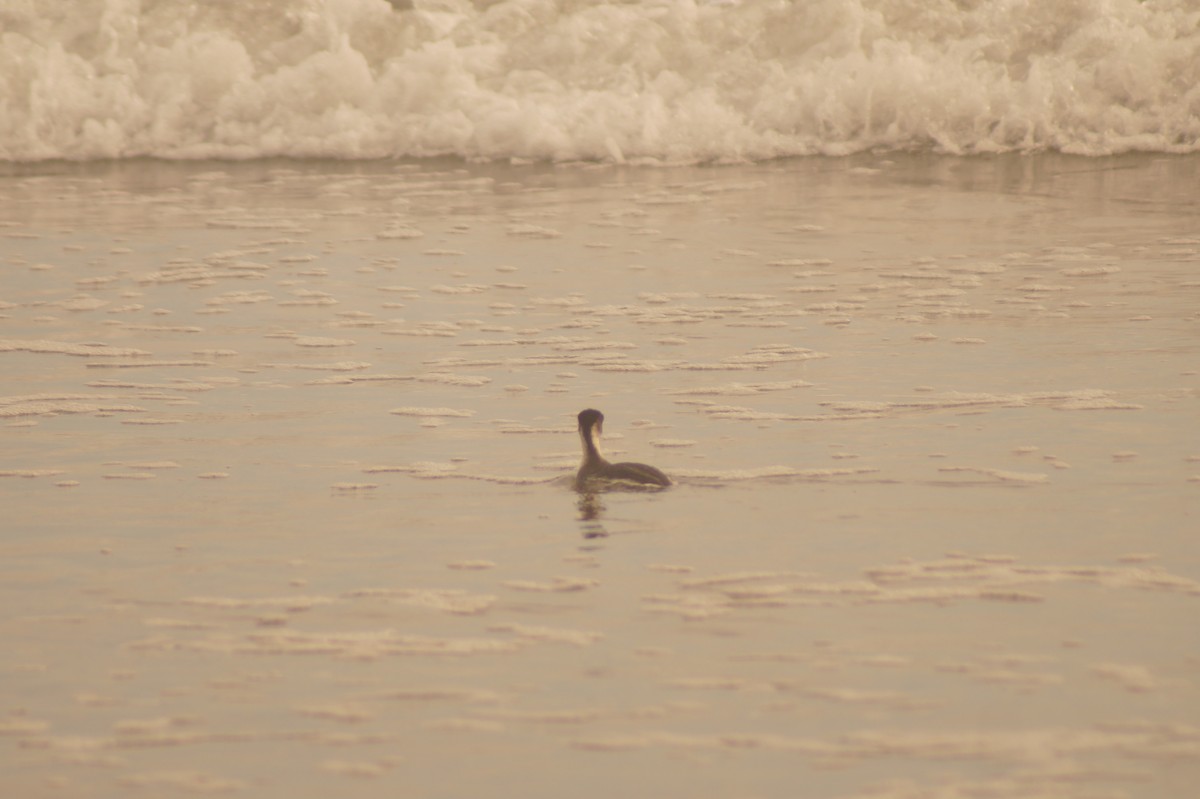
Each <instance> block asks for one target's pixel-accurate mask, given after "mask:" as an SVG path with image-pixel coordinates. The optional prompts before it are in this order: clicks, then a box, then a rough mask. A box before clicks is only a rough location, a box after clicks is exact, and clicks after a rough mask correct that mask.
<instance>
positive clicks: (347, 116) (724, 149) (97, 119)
mask: <svg viewBox="0 0 1200 799" xmlns="http://www.w3.org/2000/svg"><path fill="white" fill-rule="evenodd" d="M1198 147H1200V8H1198V7H1197V6H1196V4H1195V2H1193V1H1192V0H1146V1H1145V2H1139V0H1065V1H1064V2H1054V3H1027V2H1013V1H1010V0H1004V1H1003V2H972V1H969V0H961V1H960V2H949V1H947V2H936V3H928V2H917V1H915V0H858V1H857V2H844V1H843V0H811V1H809V2H788V1H786V0H741V1H740V2H739V1H738V0H733V1H731V2H694V0H677V1H676V0H661V1H660V2H615V3H610V2H591V1H590V0H563V1H562V2H553V1H552V0H505V2H486V1H485V0H478V2H474V3H472V2H468V1H467V0H411V2H409V1H408V0H393V2H390V3H389V2H385V0H338V1H337V2H329V1H328V0H308V1H307V2H296V3H261V2H258V3H233V2H219V3H178V2H169V1H164V2H154V1H152V0H145V1H144V2H138V1H137V0H46V1H45V2H32V0H27V1H26V2H6V3H4V4H3V6H2V7H0V158H3V159H6V160H14V161H30V160H40V159H54V158H66V159H91V158H129V157H136V156H155V157H163V158H191V159H196V158H237V159H246V158H263V157H274V156H299V157H326V158H379V157H410V156H419V157H424V156H442V155H453V156H458V157H461V158H466V159H536V160H553V161H570V160H576V159H588V160H602V161H613V162H631V163H696V162H738V161H747V160H761V159H767V158H778V157H784V156H794V155H810V154H825V155H844V154H848V153H856V152H863V151H870V150H875V149H879V148H885V149H919V150H934V151H937V152H943V153H952V154H970V153H997V152H1010V151H1030V150H1058V151H1061V152H1065V153H1076V154H1085V155H1104V154H1114V153H1122V152H1129V151H1150V152H1173V153H1187V152H1195V151H1196V150H1197V148H1198Z"/></svg>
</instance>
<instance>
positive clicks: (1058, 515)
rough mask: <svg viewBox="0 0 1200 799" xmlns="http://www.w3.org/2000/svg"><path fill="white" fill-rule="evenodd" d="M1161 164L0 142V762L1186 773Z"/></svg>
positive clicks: (1037, 776)
mask: <svg viewBox="0 0 1200 799" xmlns="http://www.w3.org/2000/svg"><path fill="white" fill-rule="evenodd" d="M1198 173H1200V160H1197V159H1196V157H1195V156H1185V157H1151V156H1136V157H1135V156H1130V157H1122V158H1112V159H1076V158H1070V157H1063V156H1051V155H1042V156H1012V157H1009V156H1005V157H998V158H979V159H952V158H939V157H932V156H929V157H924V156H887V157H871V156H861V157H857V158H855V159H847V160H828V159H813V160H800V161H784V162H773V163H769V164H764V165H758V166H742V167H721V168H679V169H628V168H618V167H597V166H562V167H557V168H555V167H548V166H496V165H492V166H464V165H462V164H461V163H459V162H453V161H445V162H413V163H397V162H370V163H363V164H348V163H345V162H334V161H330V162H284V161H280V162H264V161H257V162H248V163H242V164H231V163H195V164H164V163H159V162H136V161H132V162H123V163H119V164H113V165H100V164H93V165H89V166H72V165H64V164H58V165H46V164H43V165H40V166H26V167H14V166H11V165H10V167H9V168H8V175H7V176H6V177H4V178H3V180H2V182H0V237H3V242H4V244H3V254H2V255H0V268H2V269H3V281H2V282H0V364H2V367H3V372H2V374H3V390H2V391H0V420H2V421H3V425H4V426H3V428H0V439H2V441H3V445H2V446H0V474H2V475H3V478H0V506H2V507H3V509H4V516H5V519H6V521H5V522H4V523H3V533H2V535H0V553H2V554H3V558H2V559H0V607H3V608H4V610H3V611H0V634H2V635H3V640H4V641H5V646H4V647H3V649H2V651H0V674H2V675H3V680H2V681H0V774H2V775H3V776H0V784H3V786H4V788H5V791H6V793H8V794H11V795H13V796H17V795H20V796H63V797H108V796H128V795H131V794H144V795H148V796H149V795H173V794H176V793H178V794H183V793H192V792H194V793H207V792H224V793H231V794H235V795H244V796H256V797H284V796H287V797H292V796H303V797H320V796H328V795H331V793H332V792H335V791H345V790H353V791H356V792H359V793H361V794H363V795H371V796H374V795H378V796H422V797H436V796H445V797H461V796H480V795H497V794H502V793H503V794H507V793H515V792H518V791H519V792H520V793H521V794H522V795H527V796H531V797H558V796H562V795H563V794H565V793H568V792H569V793H571V794H572V795H576V796H584V797H608V796H611V795H612V794H614V793H615V792H630V793H636V795H645V796H651V795H657V796H679V797H684V796H687V797H750V796H763V797H785V796H786V797H794V796H798V795H802V796H806V797H821V798H825V797H828V798H829V799H849V798H850V797H860V798H862V799H865V798H866V797H871V798H872V799H884V797H886V799H915V797H925V796H931V795H937V796H946V797H974V796H989V797H992V796H995V797H1012V798H1013V799H1016V798H1017V797H1029V796H1046V797H1126V796H1128V797H1188V796H1191V792H1192V791H1193V790H1194V785H1195V784H1196V782H1197V779H1198V778H1200V727H1197V726H1196V719H1197V718H1198V714H1200V701H1198V700H1200V697H1198V684H1197V666H1198V664H1200V636H1198V635H1197V633H1196V629H1197V626H1196V623H1195V620H1196V618H1197V616H1196V612H1197V602H1200V558H1198V557H1197V546H1196V543H1195V531H1196V529H1197V518H1196V508H1197V502H1198V497H1200V444H1198V440H1197V437H1196V431H1197V428H1198V422H1200V412H1198V406H1197V391H1198V386H1200V357H1198V356H1200V336H1198V329H1197V325H1198V324H1200V312H1198V311H1197V309H1198V308H1200V271H1198V267H1200V214H1198V211H1200V206H1198V205H1197V201H1196V199H1195V196H1194V187H1195V185H1197V181H1198V179H1200V174H1198ZM589 406H590V407H598V408H601V409H602V410H603V411H604V412H605V414H606V417H607V420H606V430H605V432H606V434H607V437H606V441H607V444H608V448H609V449H610V450H612V451H613V452H614V454H616V455H618V456H619V457H621V458H623V459H632V460H639V461H646V462H650V463H653V464H655V465H657V466H659V467H661V468H662V469H663V470H665V471H666V472H668V473H669V474H671V475H672V476H674V477H675V478H676V480H677V485H676V486H675V487H673V488H671V489H670V490H668V491H665V492H658V493H643V492H627V493H619V492H618V493H608V494H602V495H598V496H593V497H580V496H578V495H577V494H575V493H574V492H573V491H572V490H571V489H570V487H569V483H570V480H569V476H570V474H571V473H572V471H573V469H574V468H575V465H576V463H577V460H578V443H577V439H576V437H575V435H574V415H575V414H576V413H577V412H578V411H579V410H580V409H581V408H584V407H589Z"/></svg>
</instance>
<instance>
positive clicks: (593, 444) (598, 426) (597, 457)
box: [575, 408, 671, 487]
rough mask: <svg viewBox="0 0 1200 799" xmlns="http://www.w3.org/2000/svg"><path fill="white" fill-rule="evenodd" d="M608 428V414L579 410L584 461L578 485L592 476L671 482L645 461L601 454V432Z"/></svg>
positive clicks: (580, 469)
mask: <svg viewBox="0 0 1200 799" xmlns="http://www.w3.org/2000/svg"><path fill="white" fill-rule="evenodd" d="M603 429H604V414H602V413H600V411H597V410H595V409H594V408H588V409H587V410H583V411H580V412H579V441H580V443H581V444H582V445H583V462H582V463H581V464H579V472H578V473H577V474H576V475H575V485H576V487H579V486H583V485H584V484H585V483H588V482H589V481H592V480H624V481H627V482H631V483H641V484H642V485H653V486H669V485H671V478H669V477H667V476H666V475H665V474H663V473H662V472H660V471H659V470H658V469H655V468H654V467H653V466H647V465H646V464H644V463H609V462H608V461H607V460H605V459H604V456H603V455H601V454H600V434H601V433H602V432H603Z"/></svg>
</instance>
